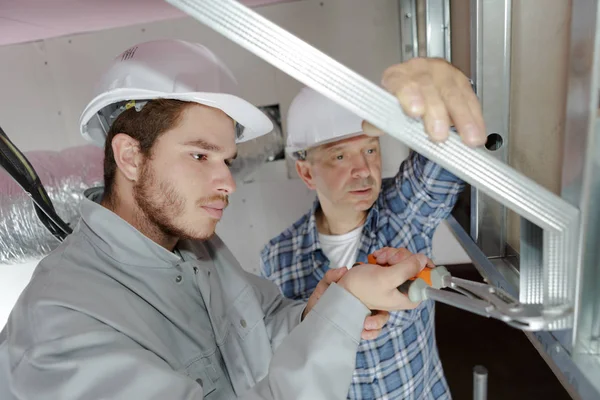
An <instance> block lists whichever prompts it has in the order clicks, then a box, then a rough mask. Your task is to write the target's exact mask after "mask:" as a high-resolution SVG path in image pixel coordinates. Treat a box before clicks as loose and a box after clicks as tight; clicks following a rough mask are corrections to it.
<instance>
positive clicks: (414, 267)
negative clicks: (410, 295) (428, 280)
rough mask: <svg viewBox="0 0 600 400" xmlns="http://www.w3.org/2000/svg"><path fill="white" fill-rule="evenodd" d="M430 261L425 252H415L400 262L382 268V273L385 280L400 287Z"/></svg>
mask: <svg viewBox="0 0 600 400" xmlns="http://www.w3.org/2000/svg"><path fill="white" fill-rule="evenodd" d="M429 262H430V261H429V258H427V256H425V255H424V254H413V255H412V256H410V257H408V258H406V259H404V260H402V261H401V262H399V263H398V264H394V265H391V266H389V267H387V268H383V269H381V270H380V273H382V274H384V279H385V281H387V282H389V283H390V285H393V287H398V286H400V285H401V284H403V283H404V282H406V281H407V280H409V279H410V278H412V277H414V276H416V275H417V274H418V273H419V272H421V271H422V270H423V268H425V267H426V266H427V264H428V263H429Z"/></svg>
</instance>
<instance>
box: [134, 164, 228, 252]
mask: <svg viewBox="0 0 600 400" xmlns="http://www.w3.org/2000/svg"><path fill="white" fill-rule="evenodd" d="M133 195H134V198H135V201H136V203H137V205H138V208H139V215H138V216H137V218H136V219H137V223H138V224H139V226H140V228H142V230H146V231H148V232H147V233H149V234H150V235H159V236H162V237H171V238H178V239H180V240H182V239H193V240H207V239H209V238H210V237H211V236H212V235H213V234H214V233H215V228H216V224H217V221H214V222H211V220H210V219H208V218H207V219H206V221H207V222H206V223H205V224H202V225H204V226H191V227H190V226H188V227H186V226H178V225H177V224H176V222H177V221H178V220H180V221H181V220H182V221H184V222H183V223H185V221H186V219H181V216H182V215H183V214H184V212H185V209H186V203H187V201H186V199H185V198H184V197H183V196H181V195H180V194H179V193H177V190H176V189H175V187H174V186H173V185H172V184H171V183H170V182H168V181H160V182H159V181H158V179H157V177H156V174H155V173H154V171H153V169H152V167H151V166H150V162H148V161H146V162H144V164H143V165H142V167H141V174H140V179H139V180H138V181H137V182H136V184H135V186H134V188H133ZM215 200H221V201H224V202H225V204H227V202H228V199H227V196H226V195H223V196H213V197H211V198H208V199H207V198H202V199H200V200H199V201H198V207H200V206H201V205H203V204H206V203H208V202H210V201H215ZM198 212H201V211H200V210H198Z"/></svg>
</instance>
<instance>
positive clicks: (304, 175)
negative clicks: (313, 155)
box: [296, 160, 316, 190]
mask: <svg viewBox="0 0 600 400" xmlns="http://www.w3.org/2000/svg"><path fill="white" fill-rule="evenodd" d="M296 172H298V176H299V177H300V179H302V180H303V181H304V183H305V184H306V186H307V187H308V188H309V189H312V190H315V189H316V186H315V183H314V181H313V175H312V165H311V164H310V162H309V161H306V160H297V161H296Z"/></svg>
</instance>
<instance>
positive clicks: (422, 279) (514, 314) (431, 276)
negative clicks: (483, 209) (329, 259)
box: [368, 255, 572, 331]
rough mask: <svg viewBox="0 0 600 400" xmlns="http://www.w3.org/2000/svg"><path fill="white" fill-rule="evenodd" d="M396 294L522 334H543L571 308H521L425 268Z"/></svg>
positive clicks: (493, 290)
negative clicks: (494, 321) (445, 306)
mask: <svg viewBox="0 0 600 400" xmlns="http://www.w3.org/2000/svg"><path fill="white" fill-rule="evenodd" d="M368 262H369V264H377V260H376V258H375V256H373V255H369V256H368ZM442 289H452V290H454V291H455V292H451V291H447V290H442ZM398 290H399V291H400V292H401V293H403V294H405V295H407V296H408V298H409V299H410V300H411V301H413V302H415V303H417V302H421V301H423V300H426V299H431V300H435V301H439V302H441V303H445V304H448V305H451V306H454V307H457V308H460V309H463V310H465V311H469V312H472V313H475V314H478V315H481V316H484V317H488V318H496V319H499V320H501V321H504V322H505V323H507V324H508V325H510V326H512V327H514V328H517V329H521V330H524V331H538V330H542V329H544V328H546V326H547V325H548V324H549V323H550V322H552V321H554V320H556V319H560V318H564V317H566V316H568V315H569V314H570V313H571V312H572V309H571V307H559V308H552V309H545V308H544V307H543V306H542V305H540V304H522V303H520V302H519V301H518V300H517V299H515V298H514V297H512V296H511V295H510V294H508V293H506V292H505V291H504V290H502V289H500V288H497V287H495V286H491V285H488V284H484V283H480V282H474V281H470V280H466V279H460V278H455V277H453V276H452V275H451V274H450V272H449V271H448V269H446V267H443V266H437V267H433V268H430V267H425V268H424V269H423V270H422V271H421V272H419V273H418V274H417V276H415V277H412V278H410V279H409V280H408V281H406V282H404V283H403V284H401V285H400V286H398ZM457 292H458V293H457Z"/></svg>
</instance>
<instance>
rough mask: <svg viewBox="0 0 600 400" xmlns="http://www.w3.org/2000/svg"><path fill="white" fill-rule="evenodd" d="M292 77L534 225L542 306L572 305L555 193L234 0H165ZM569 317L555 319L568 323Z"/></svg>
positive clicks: (568, 256) (565, 223) (560, 203)
mask: <svg viewBox="0 0 600 400" xmlns="http://www.w3.org/2000/svg"><path fill="white" fill-rule="evenodd" d="M166 1H167V2H168V3H170V4H172V5H174V6H175V7H178V8H180V9H181V10H182V11H184V12H186V13H187V14H189V15H190V16H192V17H193V18H195V19H197V20H198V21H200V22H201V23H203V24H205V25H207V26H209V27H210V28H212V29H214V30H215V31H217V32H218V33H220V34H222V35H223V36H225V37H227V38H229V39H230V40H232V41H234V42H235V43H237V44H239V45H240V46H242V47H243V48H245V49H247V50H249V51H250V52H252V53H254V54H255V55H257V56H258V57H261V58H262V59H264V60H265V61H267V62H268V63H270V64H272V65H273V66H275V67H276V68H278V69H280V70H282V71H284V72H285V73H287V74H289V75H290V76H292V77H293V78H295V79H297V80H298V81H300V82H302V83H304V84H305V85H307V86H310V87H312V88H313V89H315V90H317V91H319V92H321V93H322V94H324V95H325V96H327V97H329V98H331V99H332V100H334V101H336V102H337V103H339V104H341V105H342V106H344V107H346V108H348V109H349V110H351V111H352V112H354V113H356V114H357V115H359V116H361V117H362V118H364V119H366V120H368V121H370V122H371V123H372V124H374V125H375V126H377V127H379V128H380V129H382V130H384V131H385V132H387V133H389V134H390V135H392V136H393V137H395V138H396V139H398V140H400V141H402V142H403V143H405V144H406V145H407V146H408V147H410V148H412V149H414V150H416V151H417V152H419V153H421V154H423V155H424V156H426V157H428V158H429V159H431V160H433V161H435V162H437V163H438V164H440V165H441V166H442V167H444V168H446V169H448V170H449V171H451V172H452V173H454V174H456V175H457V176H459V177H461V178H462V179H464V180H465V181H467V182H468V183H470V184H471V185H472V186H474V187H476V188H477V189H479V190H481V191H482V192H484V193H486V194H487V195H489V196H490V197H492V198H493V199H495V200H497V201H498V202H500V203H502V204H503V205H505V206H506V207H508V208H510V209H512V210H514V211H516V212H517V213H518V214H520V215H521V216H523V217H525V218H527V219H528V220H529V221H531V222H533V223H535V224H536V225H538V226H539V227H541V228H542V229H543V230H544V235H543V243H544V249H543V271H544V273H543V284H544V285H543V287H544V298H543V305H544V306H545V307H546V308H548V310H550V309H551V308H552V306H570V305H572V302H573V298H574V274H573V272H574V262H575V241H576V238H577V231H578V224H579V220H578V219H579V212H578V210H577V209H576V208H575V207H573V206H572V205H570V204H569V203H567V202H565V201H564V200H562V199H561V198H560V197H558V196H556V195H554V194H553V193H551V192H549V191H548V190H546V189H545V188H543V187H542V186H540V185H539V184H537V183H536V182H534V181H532V180H531V179H529V178H527V177H525V176H523V175H522V174H520V173H518V172H517V171H515V170H514V169H512V168H510V167H509V166H507V165H506V164H504V163H502V162H501V161H499V160H496V159H494V158H492V157H490V156H489V155H488V154H486V153H485V152H484V151H483V150H481V149H472V148H469V147H467V146H465V145H464V144H463V143H462V142H461V140H460V138H459V137H458V136H457V135H456V134H452V135H451V137H450V138H449V139H448V140H447V141H446V142H444V143H441V144H436V143H433V142H431V141H430V140H429V139H428V137H427V135H426V133H425V132H424V130H423V126H422V124H421V122H420V121H416V120H414V119H411V118H409V117H407V116H406V115H405V114H404V113H403V112H402V110H401V109H400V107H399V105H398V101H397V99H396V98H395V97H394V96H393V95H391V94H390V93H388V92H387V91H385V90H384V89H382V88H380V87H378V86H377V85H375V84H373V83H372V82H370V81H368V80H367V79H365V78H363V77H362V76H360V75H358V74H357V73H355V72H353V71H352V70H350V69H349V68H347V67H345V66H344V65H342V64H340V63H338V62H337V61H335V60H333V59H332V58H331V57H329V56H327V55H326V54H324V53H322V52H321V51H319V50H317V49H316V48H314V47H312V46H310V45H309V44H308V43H305V42H304V41H302V40H301V39H299V38H297V37H296V36H294V35H292V34H291V33H289V32H287V31H286V30H284V29H282V28H281V27H279V26H277V25H276V24H274V23H272V22H271V21H269V20H267V19H266V18H264V17H262V16H261V15H259V14H257V13H256V12H254V11H253V10H251V9H249V8H247V7H245V6H243V5H242V4H240V3H238V2H236V1H233V0H166ZM570 323H571V318H570V317H569V318H565V319H562V320H560V321H557V322H555V323H553V326H552V327H551V328H552V329H557V328H562V327H567V326H569V325H570Z"/></svg>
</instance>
